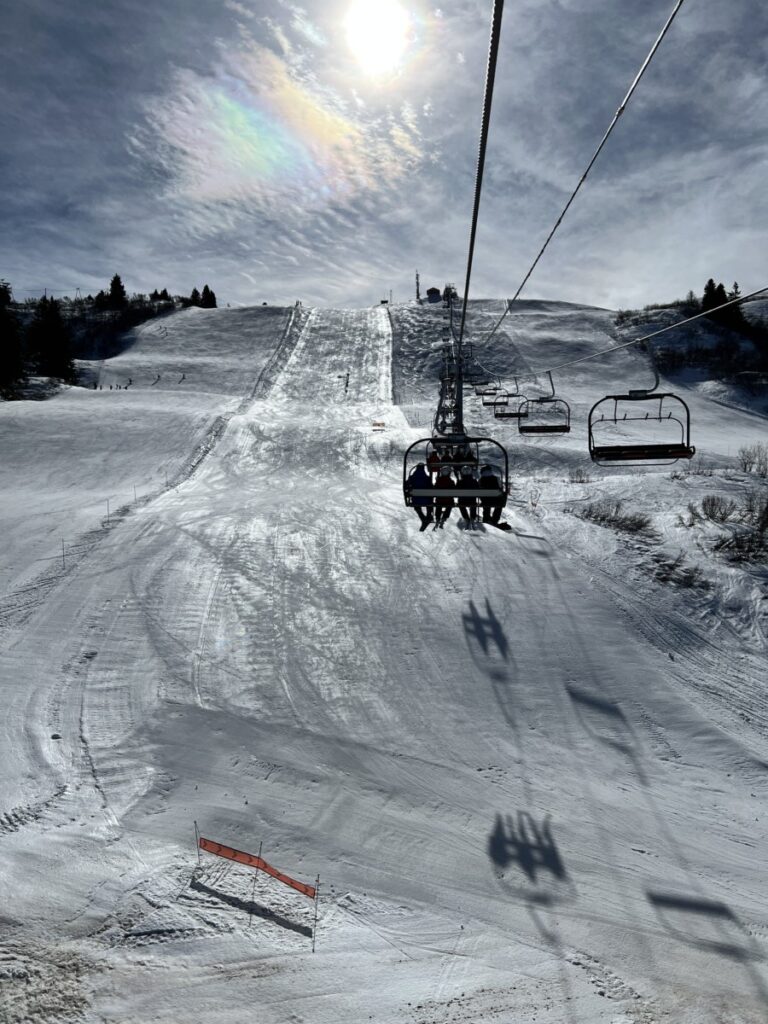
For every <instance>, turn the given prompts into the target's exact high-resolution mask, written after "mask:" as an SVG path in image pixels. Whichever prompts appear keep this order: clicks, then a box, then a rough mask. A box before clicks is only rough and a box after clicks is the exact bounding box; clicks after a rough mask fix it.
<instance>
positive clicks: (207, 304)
mask: <svg viewBox="0 0 768 1024" xmlns="http://www.w3.org/2000/svg"><path fill="white" fill-rule="evenodd" d="M200 305H201V306H202V307H203V309H216V293H215V292H213V291H211V289H210V288H209V287H208V285H207V284H204V285H203V294H202V295H201V297H200Z"/></svg>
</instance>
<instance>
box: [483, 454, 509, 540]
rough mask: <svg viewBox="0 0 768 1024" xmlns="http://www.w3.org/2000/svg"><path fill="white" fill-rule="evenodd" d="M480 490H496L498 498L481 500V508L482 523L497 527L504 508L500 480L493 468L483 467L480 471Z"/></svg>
mask: <svg viewBox="0 0 768 1024" xmlns="http://www.w3.org/2000/svg"><path fill="white" fill-rule="evenodd" d="M480 489H481V490H484V491H489V490H498V491H499V497H498V498H481V499H480V502H481V504H482V506H483V522H484V523H490V524H491V526H498V525H499V519H501V510H502V509H503V508H504V498H503V497H502V496H501V480H500V479H499V477H498V476H497V475H496V474H495V472H494V469H493V466H483V468H482V469H481V470H480Z"/></svg>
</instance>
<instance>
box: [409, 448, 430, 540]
mask: <svg viewBox="0 0 768 1024" xmlns="http://www.w3.org/2000/svg"><path fill="white" fill-rule="evenodd" d="M408 483H409V484H410V487H411V490H413V489H414V488H419V489H420V490H423V489H424V488H430V489H431V487H432V478H431V477H430V475H429V473H428V472H427V469H426V466H425V465H424V463H423V462H419V463H417V465H416V467H415V469H413V470H412V471H411V473H410V475H409V477H408ZM411 501H412V502H413V507H414V510H415V512H416V515H417V516H418V517H419V519H420V520H421V529H422V531H424V530H426V528H427V526H428V525H429V523H431V522H432V498H420V497H418V498H412V499H411Z"/></svg>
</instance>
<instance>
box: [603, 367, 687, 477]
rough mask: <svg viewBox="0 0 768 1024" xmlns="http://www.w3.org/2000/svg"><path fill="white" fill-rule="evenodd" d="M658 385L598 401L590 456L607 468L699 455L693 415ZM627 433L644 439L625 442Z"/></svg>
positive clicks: (670, 461)
mask: <svg viewBox="0 0 768 1024" xmlns="http://www.w3.org/2000/svg"><path fill="white" fill-rule="evenodd" d="M658 386H659V375H658V373H656V383H655V384H654V386H653V387H652V388H650V389H648V390H645V391H628V392H627V393H626V394H624V395H606V397H605V398H601V399H600V401H599V402H595V404H594V405H593V406H592V408H591V409H590V410H589V417H588V419H587V426H588V436H589V455H590V458H591V459H592V461H593V462H596V463H598V464H599V465H603V466H611V465H621V466H626V465H631V464H632V463H643V462H644V463H651V464H655V465H671V464H672V463H674V462H677V461H678V459H690V458H693V456H694V455H695V454H696V449H695V448H694V447H693V445H692V444H691V412H690V409H689V408H688V406H687V404H686V403H685V402H684V401H683V399H682V398H679V397H678V396H677V395H673V394H671V393H669V392H666V393H664V392H662V393H659V392H657V391H656V388H657V387H658ZM626 431H630V432H634V433H635V435H637V434H638V433H641V434H644V435H645V439H644V440H637V439H636V438H635V439H631V440H625V439H624V436H623V435H624V434H625V432H626Z"/></svg>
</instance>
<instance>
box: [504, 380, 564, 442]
mask: <svg viewBox="0 0 768 1024" xmlns="http://www.w3.org/2000/svg"><path fill="white" fill-rule="evenodd" d="M547 376H548V377H549V386H550V388H551V394H549V395H542V396H541V397H539V398H525V399H524V400H523V402H522V403H521V404H520V416H519V418H518V422H517V430H518V433H520V434H568V433H570V430H571V407H570V406H569V405H568V403H567V402H566V401H565V399H564V398H558V397H557V395H556V394H555V382H554V381H553V380H552V374H551V373H550V372H549V371H547ZM523 420H525V422H523Z"/></svg>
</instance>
